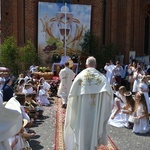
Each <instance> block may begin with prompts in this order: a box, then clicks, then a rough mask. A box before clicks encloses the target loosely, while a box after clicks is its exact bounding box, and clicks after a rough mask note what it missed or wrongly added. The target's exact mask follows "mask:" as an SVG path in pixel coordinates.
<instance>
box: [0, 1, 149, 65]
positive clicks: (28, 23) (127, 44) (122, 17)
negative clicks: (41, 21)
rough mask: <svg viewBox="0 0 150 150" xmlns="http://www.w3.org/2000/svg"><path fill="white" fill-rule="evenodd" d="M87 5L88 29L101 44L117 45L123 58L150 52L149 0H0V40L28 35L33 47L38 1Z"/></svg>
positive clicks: (22, 38) (20, 42)
mask: <svg viewBox="0 0 150 150" xmlns="http://www.w3.org/2000/svg"><path fill="white" fill-rule="evenodd" d="M39 2H52V3H60V2H67V3H70V4H79V5H80V4H82V5H91V8H92V13H91V30H92V32H93V33H94V35H96V36H97V37H99V39H101V40H100V42H101V44H103V45H105V44H109V43H113V44H115V45H117V46H118V48H119V51H120V54H122V55H124V62H126V63H128V61H129V52H130V51H135V52H136V55H137V56H146V55H150V0H41V1H40V0H1V40H2V42H3V40H4V38H5V37H7V36H11V35H13V36H14V37H15V39H16V41H17V44H18V46H23V45H24V44H25V42H26V40H28V39H31V40H32V41H33V42H34V44H35V47H37V35H38V20H37V17H38V3H39Z"/></svg>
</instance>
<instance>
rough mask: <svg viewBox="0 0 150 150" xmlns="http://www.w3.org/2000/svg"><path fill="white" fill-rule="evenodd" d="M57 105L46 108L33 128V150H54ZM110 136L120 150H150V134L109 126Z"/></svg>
mask: <svg viewBox="0 0 150 150" xmlns="http://www.w3.org/2000/svg"><path fill="white" fill-rule="evenodd" d="M55 115H56V109H55V104H52V105H51V106H49V107H44V113H43V117H42V118H39V119H38V120H37V121H36V122H35V126H34V127H32V128H31V130H34V131H35V132H36V136H35V137H33V138H32V139H31V140H30V145H31V147H32V149H33V150H54V144H55V143H54V141H55ZM108 129H109V135H110V137H111V139H112V140H113V141H114V143H115V145H116V146H117V147H118V149H119V150H150V134H147V135H136V134H134V133H132V130H131V129H127V128H116V127H112V126H110V125H109V126H108Z"/></svg>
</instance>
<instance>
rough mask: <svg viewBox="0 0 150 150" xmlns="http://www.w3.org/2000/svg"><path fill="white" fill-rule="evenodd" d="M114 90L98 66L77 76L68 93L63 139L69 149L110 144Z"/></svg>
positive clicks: (83, 149) (91, 148)
mask: <svg viewBox="0 0 150 150" xmlns="http://www.w3.org/2000/svg"><path fill="white" fill-rule="evenodd" d="M112 104H113V92H112V89H111V86H110V84H109V83H108V81H107V79H106V77H105V76H104V75H102V74H101V73H100V72H99V71H97V70H96V69H95V68H87V69H85V70H83V71H82V72H81V73H80V74H78V75H77V77H76V78H75V80H74V82H73V84H72V86H71V89H70V92H69V96H68V105H67V111H66V120H65V126H64V142H65V146H66V150H95V149H96V148H97V147H98V146H99V145H100V144H104V145H106V144H107V121H108V119H109V117H110V114H111V109H112Z"/></svg>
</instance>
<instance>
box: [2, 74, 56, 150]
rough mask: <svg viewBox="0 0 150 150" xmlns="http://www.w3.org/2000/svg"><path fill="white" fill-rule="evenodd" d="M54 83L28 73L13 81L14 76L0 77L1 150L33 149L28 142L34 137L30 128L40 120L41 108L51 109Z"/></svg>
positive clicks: (4, 75)
mask: <svg viewBox="0 0 150 150" xmlns="http://www.w3.org/2000/svg"><path fill="white" fill-rule="evenodd" d="M53 82H54V81H46V80H45V79H44V77H41V78H40V79H36V78H34V75H33V73H32V72H31V71H27V73H26V74H25V75H24V74H20V75H19V76H18V78H17V79H16V80H15V79H14V77H13V76H9V75H8V74H6V73H1V76H0V85H1V86H0V87H1V89H0V103H1V108H2V109H1V108H0V111H1V112H2V111H3V113H1V115H0V126H1V125H2V126H3V128H1V129H0V135H1V136H0V149H1V150H6V149H7V150H19V149H27V148H28V149H32V148H31V147H30V143H29V140H30V138H32V137H33V136H35V133H34V131H33V130H31V127H33V126H34V123H35V121H36V119H38V118H39V117H42V115H43V112H44V109H43V106H50V105H51V103H53V102H54V101H53V99H52V97H51V94H52V92H51V85H53V84H54V83H53ZM11 116H12V118H11ZM8 124H9V125H8ZM2 126H1V127H2ZM3 134H6V135H4V136H2V135H3Z"/></svg>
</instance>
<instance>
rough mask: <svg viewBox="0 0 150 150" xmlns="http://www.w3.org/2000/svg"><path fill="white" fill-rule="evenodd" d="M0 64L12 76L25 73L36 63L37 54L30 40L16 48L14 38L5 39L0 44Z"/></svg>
mask: <svg viewBox="0 0 150 150" xmlns="http://www.w3.org/2000/svg"><path fill="white" fill-rule="evenodd" d="M0 47H1V55H0V62H1V64H2V66H5V67H7V68H9V69H10V72H11V73H12V74H13V75H16V76H17V75H18V74H19V73H21V72H24V71H26V70H27V69H28V68H29V67H30V65H32V64H34V63H38V61H39V59H38V54H37V52H36V49H35V47H34V44H33V43H32V41H31V40H28V41H27V44H26V45H25V46H24V47H22V48H20V47H17V44H16V41H15V39H14V37H12V36H11V37H7V38H6V39H5V40H4V43H3V44H1V46H0Z"/></svg>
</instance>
